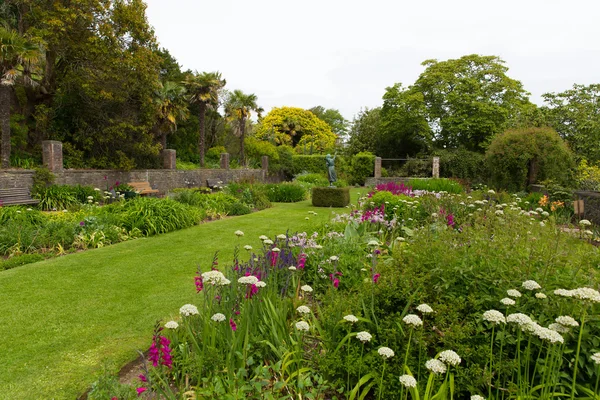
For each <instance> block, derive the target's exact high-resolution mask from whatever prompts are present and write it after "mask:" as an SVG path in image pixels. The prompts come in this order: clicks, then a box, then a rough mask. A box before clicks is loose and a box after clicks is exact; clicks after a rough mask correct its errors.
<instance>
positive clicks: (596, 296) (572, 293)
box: [554, 287, 600, 303]
mask: <svg viewBox="0 0 600 400" xmlns="http://www.w3.org/2000/svg"><path fill="white" fill-rule="evenodd" d="M554 294H555V295H557V296H563V297H572V298H575V299H579V300H586V301H593V302H594V303H600V292H598V291H597V290H595V289H592V288H587V287H583V288H578V289H573V290H567V289H556V290H555V291H554Z"/></svg>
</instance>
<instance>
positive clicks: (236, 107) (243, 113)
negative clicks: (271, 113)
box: [225, 89, 263, 165]
mask: <svg viewBox="0 0 600 400" xmlns="http://www.w3.org/2000/svg"><path fill="white" fill-rule="evenodd" d="M256 100H257V97H256V95H255V94H254V93H252V94H245V93H244V92H242V91H241V90H238V89H236V90H234V91H233V93H231V95H230V96H229V99H228V101H227V105H226V106H225V109H226V112H227V115H229V117H230V118H232V119H233V120H235V121H237V125H238V126H237V131H238V133H239V136H240V164H241V165H246V158H245V156H244V139H245V138H246V122H247V121H248V118H250V115H251V114H252V111H254V112H256V113H257V114H258V115H259V117H260V114H261V113H262V111H263V109H262V108H260V107H259V106H258V105H257V104H256Z"/></svg>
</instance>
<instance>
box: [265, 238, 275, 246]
mask: <svg viewBox="0 0 600 400" xmlns="http://www.w3.org/2000/svg"><path fill="white" fill-rule="evenodd" d="M263 244H268V245H271V244H273V241H272V240H271V239H265V240H263Z"/></svg>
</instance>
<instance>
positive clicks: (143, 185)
mask: <svg viewBox="0 0 600 400" xmlns="http://www.w3.org/2000/svg"><path fill="white" fill-rule="evenodd" d="M127 184H128V185H129V186H131V187H132V188H133V191H134V192H136V193H137V194H139V195H140V196H146V195H151V194H159V193H160V191H159V190H156V189H152V186H150V183H149V182H129V183H127Z"/></svg>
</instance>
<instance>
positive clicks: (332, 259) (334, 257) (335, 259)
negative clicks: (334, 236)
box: [329, 256, 340, 261]
mask: <svg viewBox="0 0 600 400" xmlns="http://www.w3.org/2000/svg"><path fill="white" fill-rule="evenodd" d="M339 259H340V258H339V257H338V256H331V257H329V261H337V260H339Z"/></svg>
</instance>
